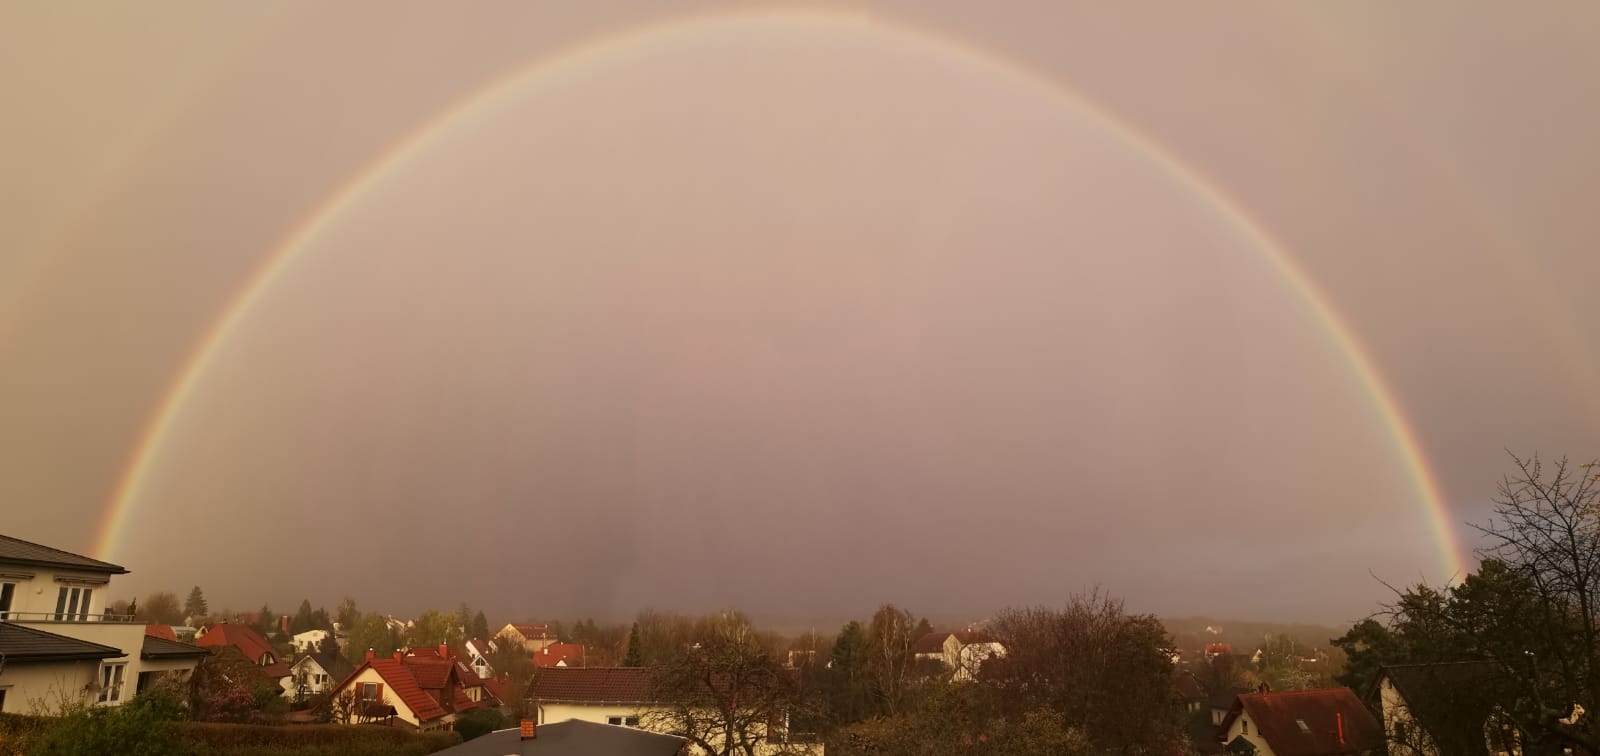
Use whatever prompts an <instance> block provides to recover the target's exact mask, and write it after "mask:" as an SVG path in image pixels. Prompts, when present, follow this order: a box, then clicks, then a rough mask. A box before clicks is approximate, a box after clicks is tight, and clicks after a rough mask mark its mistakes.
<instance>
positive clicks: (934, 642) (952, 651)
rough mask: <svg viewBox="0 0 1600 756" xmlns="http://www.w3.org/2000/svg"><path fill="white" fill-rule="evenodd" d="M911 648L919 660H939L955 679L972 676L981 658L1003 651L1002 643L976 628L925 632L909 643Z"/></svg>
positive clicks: (1004, 653)
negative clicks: (958, 630)
mask: <svg viewBox="0 0 1600 756" xmlns="http://www.w3.org/2000/svg"><path fill="white" fill-rule="evenodd" d="M911 651H912V653H913V654H915V655H916V658H917V659H919V660H923V661H937V662H939V663H940V664H943V665H944V668H945V669H946V670H949V671H950V672H951V679H952V680H955V681H957V682H969V681H971V680H973V679H974V678H975V677H977V674H978V668H979V667H980V666H982V665H983V663H984V662H985V661H988V660H989V659H998V658H1001V657H1004V656H1005V655H1006V648H1005V646H1003V645H1001V644H1000V643H999V642H998V641H996V640H995V639H994V638H992V637H990V636H989V635H988V634H986V633H984V632H982V631H978V630H962V631H960V632H954V633H928V634H927V635H924V636H922V637H921V638H918V639H917V640H916V642H915V643H914V644H912V648H911Z"/></svg>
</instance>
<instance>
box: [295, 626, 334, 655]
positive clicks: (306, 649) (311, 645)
mask: <svg viewBox="0 0 1600 756" xmlns="http://www.w3.org/2000/svg"><path fill="white" fill-rule="evenodd" d="M330 634H331V633H329V632H328V631H327V630H307V631H305V632H303V633H295V634H294V637H293V638H292V639H291V640H290V641H289V642H290V644H291V645H293V646H294V652H295V653H297V654H307V653H311V652H312V651H315V650H317V649H318V648H320V647H321V646H322V642H323V641H324V640H326V639H327V638H328V636H329V635H330Z"/></svg>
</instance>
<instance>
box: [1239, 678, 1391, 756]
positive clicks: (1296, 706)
mask: <svg viewBox="0 0 1600 756" xmlns="http://www.w3.org/2000/svg"><path fill="white" fill-rule="evenodd" d="M1241 714H1242V715H1247V716H1248V717H1249V718H1250V721H1251V722H1253V723H1254V724H1255V729H1256V732H1258V733H1259V734H1260V736H1261V739H1262V740H1265V741H1267V745H1269V746H1271V747H1272V752H1273V753H1274V754H1276V756H1341V755H1342V754H1356V753H1361V752H1363V751H1368V750H1372V749H1376V748H1381V747H1382V746H1383V728H1382V727H1381V726H1380V725H1379V724H1378V720H1377V719H1376V718H1374V717H1373V716H1372V712H1370V711H1367V707H1365V706H1363V705H1362V704H1361V700H1360V699H1358V698H1356V694H1355V693H1354V692H1353V691H1351V690H1350V689H1349V688H1321V689H1318V690H1295V691H1283V692H1273V693H1246V694H1243V695H1240V696H1239V697H1238V698H1237V699H1235V700H1234V703H1233V707H1232V708H1230V709H1229V710H1228V715H1227V716H1226V717H1224V718H1223V719H1222V724H1220V725H1218V726H1217V733H1218V735H1219V737H1220V736H1221V735H1223V734H1225V733H1227V732H1228V728H1229V727H1231V726H1232V725H1233V722H1234V720H1237V719H1238V718H1239V717H1240V715H1241Z"/></svg>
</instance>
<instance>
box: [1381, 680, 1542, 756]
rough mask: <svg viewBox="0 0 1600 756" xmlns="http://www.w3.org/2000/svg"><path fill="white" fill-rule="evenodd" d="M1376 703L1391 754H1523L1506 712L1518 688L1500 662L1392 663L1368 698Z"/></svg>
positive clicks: (1486, 755) (1485, 755) (1472, 755)
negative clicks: (1504, 712) (1504, 711)
mask: <svg viewBox="0 0 1600 756" xmlns="http://www.w3.org/2000/svg"><path fill="white" fill-rule="evenodd" d="M1367 699H1368V701H1369V702H1375V703H1376V704H1377V705H1378V709H1379V711H1380V713H1381V717H1382V720H1383V731H1384V733H1385V735H1386V736H1387V739H1388V742H1389V753H1390V754H1391V756H1442V755H1444V754H1450V755H1454V754H1460V756H1498V755H1499V754H1511V753H1518V752H1520V751H1521V750H1522V743H1521V742H1520V739H1519V738H1518V735H1517V728H1516V726H1515V725H1514V724H1512V723H1511V722H1510V721H1509V720H1508V719H1507V717H1506V716H1505V715H1504V714H1503V713H1502V712H1503V710H1504V709H1506V708H1510V706H1512V705H1513V704H1512V702H1514V701H1516V691H1515V686H1514V685H1513V683H1512V681H1511V680H1510V679H1509V678H1508V677H1507V676H1506V675H1505V673H1504V671H1503V670H1502V669H1501V668H1500V666H1499V665H1498V664H1495V663H1494V662H1489V661H1455V662H1442V663H1432V664H1386V665H1384V666H1383V667H1380V668H1379V669H1378V676H1377V678H1376V680H1375V681H1374V684H1373V687H1372V690H1371V692H1370V693H1369V694H1368V697H1367Z"/></svg>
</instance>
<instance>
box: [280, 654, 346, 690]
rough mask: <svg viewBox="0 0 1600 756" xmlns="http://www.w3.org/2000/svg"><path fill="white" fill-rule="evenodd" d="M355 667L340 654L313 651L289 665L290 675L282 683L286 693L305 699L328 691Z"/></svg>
mask: <svg viewBox="0 0 1600 756" xmlns="http://www.w3.org/2000/svg"><path fill="white" fill-rule="evenodd" d="M355 669H356V668H355V665H352V664H351V663H350V662H348V661H345V659H344V657H343V656H340V655H339V654H329V653H323V652H321V651H312V652H311V653H309V654H306V655H305V656H302V657H300V658H299V659H296V660H295V662H294V663H293V664H290V665H289V676H288V677H286V678H284V679H283V683H282V685H283V689H284V695H286V696H289V697H290V698H295V699H304V698H305V697H306V696H314V695H317V694H318V693H326V692H328V691H329V690H332V689H333V686H335V685H337V684H339V681H340V680H343V679H344V678H346V677H348V676H349V675H350V673H351V672H354V671H355Z"/></svg>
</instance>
